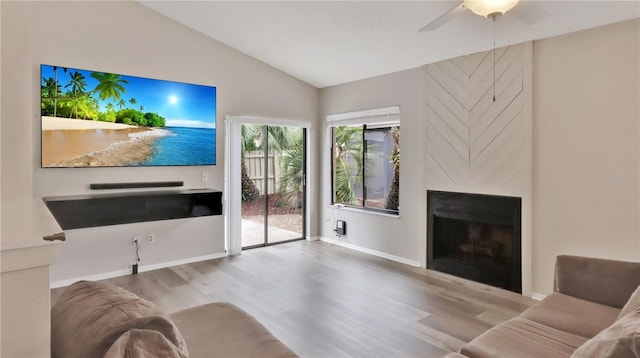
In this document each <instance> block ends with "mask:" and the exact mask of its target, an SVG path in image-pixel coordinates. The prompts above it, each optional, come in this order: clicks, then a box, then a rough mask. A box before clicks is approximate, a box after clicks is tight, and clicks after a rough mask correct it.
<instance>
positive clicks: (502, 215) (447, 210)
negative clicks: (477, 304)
mask: <svg viewBox="0 0 640 358" xmlns="http://www.w3.org/2000/svg"><path fill="white" fill-rule="evenodd" d="M521 202H522V200H521V198H516V197H507V196H496V195H481V194H466V193H452V192H442V191H427V208H428V210H427V268H429V269H432V270H436V271H440V272H445V273H448V274H451V275H455V276H458V277H462V278H466V279H470V280H473V281H477V282H482V283H486V284H489V285H492V286H495V287H500V288H504V289H507V290H510V291H513V292H518V293H522V267H521V265H522V257H521V230H520V222H521Z"/></svg>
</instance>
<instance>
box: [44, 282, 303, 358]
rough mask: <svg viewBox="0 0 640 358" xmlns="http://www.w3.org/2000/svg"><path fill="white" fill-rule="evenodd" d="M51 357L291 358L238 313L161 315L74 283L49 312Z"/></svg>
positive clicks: (122, 295) (121, 294)
mask: <svg viewBox="0 0 640 358" xmlns="http://www.w3.org/2000/svg"><path fill="white" fill-rule="evenodd" d="M51 354H52V357H54V358H56V357H64V358H74V357H79V358H80V357H82V358H84V357H108V358H116V357H117V358H121V357H125V358H133V357H180V358H184V357H195V358H197V357H283V358H284V357H297V356H296V355H295V354H294V353H293V352H292V351H291V350H289V348H287V347H286V346H285V345H284V344H282V343H281V342H280V341H279V340H278V339H277V338H275V337H274V336H273V335H272V334H271V333H270V332H269V331H268V330H267V329H266V328H265V327H264V326H263V325H262V324H260V323H259V322H258V321H256V320H255V319H254V318H253V317H252V316H250V315H249V314H247V313H246V312H244V311H242V310H241V309H239V308H238V307H236V306H234V305H232V304H230V303H223V302H216V303H210V304H206V305H203V306H198V307H193V308H190V309H186V310H183V311H178V312H175V313H172V314H170V315H166V314H164V313H163V312H162V311H160V309H159V308H158V307H157V306H156V305H154V304H153V303H151V302H149V301H146V300H143V299H141V298H140V297H138V296H136V295H135V294H133V293H131V292H129V291H127V290H124V289H122V288H120V287H115V286H111V285H107V284H105V283H100V282H91V281H80V282H76V283H74V284H73V285H71V286H69V287H67V288H66V289H65V290H64V292H63V293H62V295H61V296H60V297H59V298H58V300H57V301H56V303H55V304H54V305H53V307H52V308H51Z"/></svg>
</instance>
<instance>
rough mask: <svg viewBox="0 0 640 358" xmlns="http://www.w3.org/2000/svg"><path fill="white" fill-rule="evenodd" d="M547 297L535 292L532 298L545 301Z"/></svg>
mask: <svg viewBox="0 0 640 358" xmlns="http://www.w3.org/2000/svg"><path fill="white" fill-rule="evenodd" d="M545 297H547V295H544V294H542V293H536V292H534V293H532V294H531V298H533V299H534V300H537V301H542V300H544V298H545Z"/></svg>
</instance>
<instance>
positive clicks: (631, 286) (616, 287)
mask: <svg viewBox="0 0 640 358" xmlns="http://www.w3.org/2000/svg"><path fill="white" fill-rule="evenodd" d="M638 285H640V263H638V262H625V261H617V260H607V259H598V258H593V257H580V256H570V255H560V256H558V257H557V258H556V271H555V282H554V291H556V292H560V293H564V294H565V295H569V296H573V297H578V298H581V299H583V300H587V301H591V302H596V303H600V304H603V305H607V306H611V307H615V308H618V309H620V308H622V307H623V306H624V304H625V303H626V302H627V300H628V299H629V297H630V296H631V293H632V292H633V291H634V290H635V289H636V287H638Z"/></svg>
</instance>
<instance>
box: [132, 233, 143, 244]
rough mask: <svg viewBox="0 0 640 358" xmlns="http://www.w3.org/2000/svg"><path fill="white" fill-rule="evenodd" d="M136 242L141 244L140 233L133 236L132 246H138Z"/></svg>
mask: <svg viewBox="0 0 640 358" xmlns="http://www.w3.org/2000/svg"><path fill="white" fill-rule="evenodd" d="M136 242H137V243H138V245H140V244H141V242H140V235H136V236H134V237H133V240H131V246H136Z"/></svg>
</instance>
